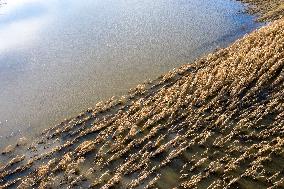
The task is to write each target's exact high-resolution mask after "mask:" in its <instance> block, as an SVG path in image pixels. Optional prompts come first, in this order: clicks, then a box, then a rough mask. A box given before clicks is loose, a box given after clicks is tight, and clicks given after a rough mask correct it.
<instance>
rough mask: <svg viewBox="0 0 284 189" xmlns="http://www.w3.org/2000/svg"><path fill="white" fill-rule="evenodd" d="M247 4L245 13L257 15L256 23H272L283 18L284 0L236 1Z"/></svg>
mask: <svg viewBox="0 0 284 189" xmlns="http://www.w3.org/2000/svg"><path fill="white" fill-rule="evenodd" d="M238 1H241V2H243V3H247V5H248V8H247V12H248V13H251V14H257V15H258V16H259V17H258V21H261V22H263V21H273V20H277V19H280V18H283V16H284V0H238Z"/></svg>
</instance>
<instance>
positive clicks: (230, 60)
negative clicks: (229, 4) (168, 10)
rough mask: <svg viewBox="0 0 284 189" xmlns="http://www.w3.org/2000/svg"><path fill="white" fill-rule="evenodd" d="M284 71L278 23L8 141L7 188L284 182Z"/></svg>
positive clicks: (2, 173) (1, 175)
mask: <svg viewBox="0 0 284 189" xmlns="http://www.w3.org/2000/svg"><path fill="white" fill-rule="evenodd" d="M283 67H284V20H278V21H275V22H274V23H272V24H270V25H269V26H266V27H263V28H261V29H259V30H258V31H255V32H253V33H252V34H250V35H247V36H245V37H244V38H243V39H240V40H238V41H236V42H235V43H234V44H233V45H231V46H230V47H228V48H226V49H221V50H219V51H217V52H215V53H212V54H209V55H208V56H207V57H204V58H202V59H200V60H198V61H196V62H194V63H192V64H188V65H184V66H182V67H181V68H179V69H176V70H173V71H172V72H169V73H167V74H165V75H163V76H162V77H160V78H159V79H157V80H156V81H153V82H152V83H151V85H144V84H143V85H139V86H138V87H136V88H134V89H132V90H131V92H130V94H129V95H128V96H124V97H122V98H120V99H119V100H117V99H115V98H112V99H110V100H109V101H107V102H101V103H98V104H97V106H96V108H95V109H93V110H92V109H88V110H87V111H86V112H83V113H81V114H80V115H79V116H77V117H76V118H73V119H70V120H65V121H64V122H62V123H61V124H59V125H57V126H55V127H54V128H51V129H48V130H45V131H44V132H43V134H42V138H39V139H37V140H36V142H34V143H33V144H31V145H30V147H29V148H28V149H29V150H28V151H26V152H24V153H25V155H21V154H22V151H21V150H19V149H18V148H15V147H14V146H8V147H7V148H6V149H5V150H4V151H3V155H5V156H8V155H9V157H10V161H8V163H6V164H4V165H1V168H0V184H1V188H10V187H12V188H13V187H14V188H16V187H18V188H37V187H39V188H72V187H76V186H80V187H83V188H88V187H89V188H111V187H115V188H175V187H177V188H271V189H272V188H275V189H276V188H283V186H284V180H283V177H284V119H283V118H284V96H283V94H284V82H283V81H284V69H283ZM23 141H24V142H23ZM22 142H23V143H26V140H24V139H23V140H21V142H20V143H22Z"/></svg>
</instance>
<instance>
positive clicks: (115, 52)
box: [0, 0, 258, 147]
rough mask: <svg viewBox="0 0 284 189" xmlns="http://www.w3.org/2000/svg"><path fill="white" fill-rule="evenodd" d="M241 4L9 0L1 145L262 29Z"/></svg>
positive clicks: (2, 25)
mask: <svg viewBox="0 0 284 189" xmlns="http://www.w3.org/2000/svg"><path fill="white" fill-rule="evenodd" d="M4 3H5V1H4ZM243 8H244V7H242V5H241V4H239V3H238V2H234V1H231V0H156V1H153V0H144V1H139V0H123V1H122V0H82V1H76V0H64V1H62V0H49V1H45V0H11V1H7V2H6V4H4V5H2V6H1V8H0V89H1V90H0V144H1V145H0V147H1V146H2V145H5V143H6V142H7V141H9V140H11V139H13V138H15V137H16V138H17V137H19V136H21V135H30V136H33V135H34V134H35V133H38V132H39V131H41V130H42V129H43V128H47V127H49V126H52V125H54V124H56V123H58V122H59V121H61V120H63V119H64V118H65V117H70V116H74V115H76V114H77V113H79V112H81V111H82V110H84V109H86V108H88V107H90V106H94V105H95V104H96V102H98V101H100V100H105V99H108V98H110V97H111V96H113V95H122V94H125V93H126V92H127V91H128V89H129V88H131V87H134V86H135V85H137V84H138V83H141V82H142V81H144V80H146V79H149V78H150V79H153V78H156V77H157V76H158V75H160V74H162V73H164V72H166V71H168V70H171V69H173V68H174V67H178V66H180V65H182V64H184V63H188V62H191V61H193V60H194V59H195V58H197V57H199V56H201V55H202V54H205V53H207V52H209V51H212V50H214V49H216V48H218V47H223V46H226V45H228V44H229V43H230V42H232V41H234V40H235V39H237V38H239V37H240V36H242V35H244V34H245V33H248V32H250V31H251V30H253V29H254V28H256V27H258V25H257V24H256V23H254V22H253V20H254V18H253V17H251V16H248V15H244V14H241V13H240V11H241V10H242V9H243Z"/></svg>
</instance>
